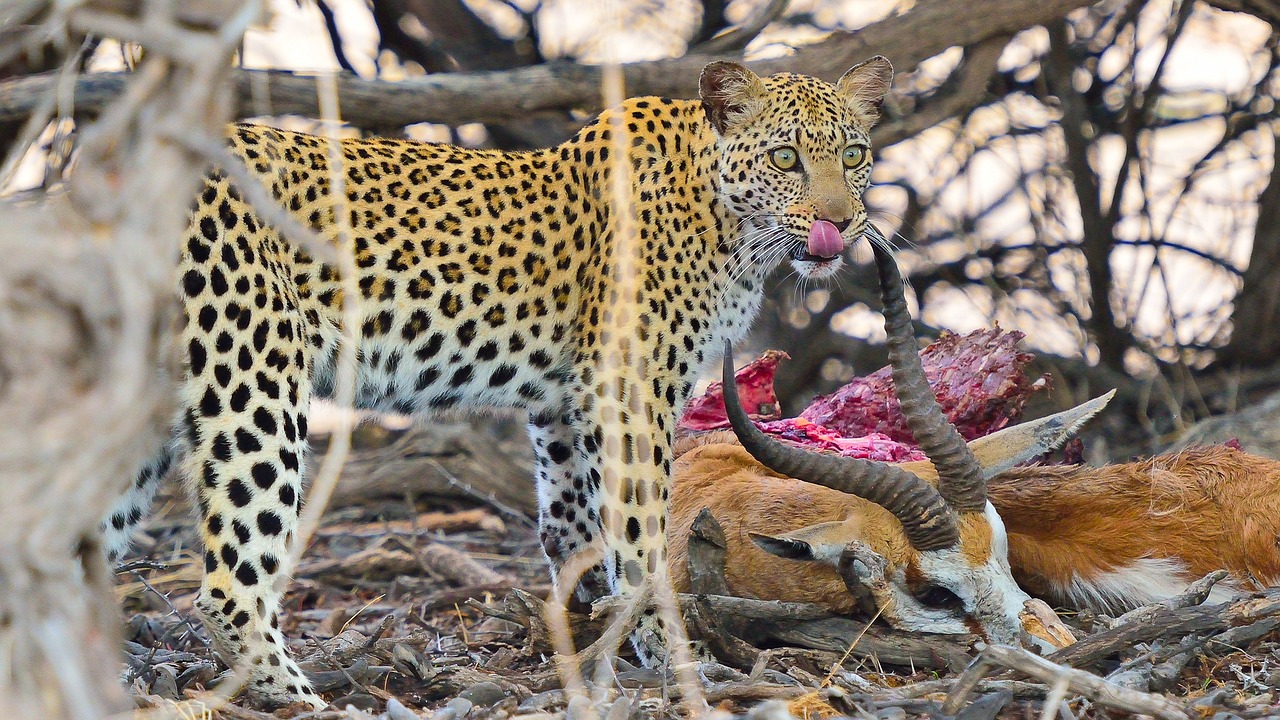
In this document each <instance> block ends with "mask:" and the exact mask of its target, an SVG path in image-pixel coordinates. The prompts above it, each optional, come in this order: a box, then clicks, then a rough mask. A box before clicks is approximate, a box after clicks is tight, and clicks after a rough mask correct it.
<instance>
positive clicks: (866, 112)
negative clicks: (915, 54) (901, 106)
mask: <svg viewBox="0 0 1280 720" xmlns="http://www.w3.org/2000/svg"><path fill="white" fill-rule="evenodd" d="M892 85H893V65H892V64H891V63H890V62H889V58H887V57H885V56H883V55H876V56H875V57H873V58H871V59H870V60H865V61H863V62H860V63H858V64H857V65H854V66H853V67H851V68H849V72H847V73H845V74H844V75H843V76H842V77H841V78H840V81H839V82H837V83H836V90H837V91H838V92H839V93H840V96H841V97H843V98H844V99H845V101H846V102H848V103H849V107H850V108H852V109H853V111H854V113H855V114H857V116H858V118H859V119H861V120H862V121H863V122H865V123H866V124H867V126H868V127H870V126H871V125H874V124H875V123H876V121H877V120H879V119H880V106H881V105H883V104H884V96H885V95H888V94H889V88H890V87H891V86H892Z"/></svg>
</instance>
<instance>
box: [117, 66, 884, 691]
mask: <svg viewBox="0 0 1280 720" xmlns="http://www.w3.org/2000/svg"><path fill="white" fill-rule="evenodd" d="M890 76H891V69H890V68H889V65H888V62H887V61H885V60H884V59H883V58H876V59H873V60H872V61H869V62H867V63H863V64H862V65H860V66H858V67H857V68H854V69H853V70H851V71H850V72H849V74H847V75H846V76H845V78H843V79H842V80H841V82H840V83H839V84H837V85H834V86H833V85H830V84H827V83H824V82H822V81H819V80H815V79H813V78H809V77H804V76H799V75H777V76H773V77H769V78H764V79H761V78H758V77H757V76H755V75H754V74H752V73H751V72H750V71H748V70H746V69H745V68H743V67H741V66H738V65H733V64H730V63H715V64H713V65H711V66H709V67H708V69H707V70H706V71H705V73H704V76H703V79H702V86H701V89H702V102H701V103H699V102H690V101H677V100H668V99H663V98H653V97H650V98H639V99H633V100H629V101H627V102H625V103H624V104H623V105H622V106H621V107H619V108H617V109H614V110H611V111H608V112H606V113H604V114H602V115H601V116H600V117H599V118H598V119H597V120H596V121H594V122H592V123H591V124H589V125H587V126H586V127H584V128H583V129H582V130H581V131H580V132H579V133H578V134H577V135H576V136H575V137H574V138H573V139H572V140H569V141H568V142H566V143H565V144H563V145H560V146H558V147H555V148H551V149H547V150H539V151H533V152H499V151H492V150H472V149H464V148H460V147H455V146H451V145H436V144H424V143H417V142H411V141H406V140H393V139H380V138H375V139H357V140H344V141H342V143H341V153H342V159H343V168H342V172H343V173H344V176H345V185H346V195H347V197H346V202H347V208H348V212H349V218H348V219H349V221H350V226H351V228H352V229H353V232H354V245H355V264H356V266H357V267H358V272H359V276H358V278H357V285H358V287H359V289H360V298H359V302H360V305H359V311H360V317H361V320H360V327H359V328H358V335H359V361H358V362H359V371H358V386H357V388H356V405H358V406H359V407H361V408H370V409H376V410H388V411H396V412H402V413H413V414H419V413H429V412H431V411H435V410H445V409H450V408H460V409H465V408H477V407H492V406H505V407H518V408H524V409H526V410H528V412H529V416H530V422H529V432H530V436H531V438H532V441H533V445H534V448H535V450H536V455H537V467H536V474H537V488H538V501H539V507H540V514H539V519H540V528H541V538H542V544H543V549H544V551H545V553H546V555H547V558H548V559H549V561H550V563H551V566H552V570H553V573H554V572H556V570H557V569H558V568H559V567H560V565H561V564H562V563H563V562H564V561H565V560H566V558H568V557H569V556H570V555H572V554H574V553H575V552H577V551H579V550H582V549H584V548H587V547H591V546H602V547H603V548H604V549H605V553H604V559H605V560H604V567H603V568H600V569H597V571H595V572H593V573H591V574H589V575H588V576H587V577H585V578H584V580H583V582H582V585H580V586H579V592H580V594H581V595H583V596H584V597H588V598H590V597H594V596H598V595H600V594H602V593H604V592H606V589H607V590H611V591H612V592H615V593H630V592H633V591H635V590H636V589H637V588H638V587H639V586H640V585H641V584H642V583H643V582H644V579H645V577H646V576H650V575H662V574H665V572H666V567H665V559H666V546H665V541H664V530H665V523H666V504H667V495H668V489H667V488H668V477H669V474H670V470H671V462H672V453H671V436H672V430H673V429H674V425H675V420H676V418H677V416H678V412H679V410H680V408H681V407H682V405H683V404H684V402H685V400H686V398H687V397H688V395H689V390H690V388H691V386H692V384H693V382H694V380H695V378H696V377H697V374H698V372H699V369H700V368H701V367H702V366H703V365H704V363H706V362H707V361H709V360H712V359H714V357H715V356H716V355H717V353H718V349H719V348H721V347H722V345H723V342H724V339H725V338H732V339H736V338H740V337H742V336H743V335H744V334H745V332H746V331H747V328H748V325H749V323H750V322H751V320H752V318H753V316H754V315H755V313H756V310H757V308H758V306H759V304H760V300H761V289H762V285H763V281H764V279H765V277H766V275H767V274H768V273H769V272H770V271H771V270H772V269H773V268H774V267H775V266H776V265H777V264H778V263H779V262H780V261H782V260H783V259H786V258H790V259H791V261H792V262H793V263H794V264H795V267H796V268H797V270H798V271H799V272H800V273H801V274H802V275H805V276H813V277H823V276H828V275H830V274H832V273H833V272H835V270H836V269H837V268H838V267H839V265H840V262H841V260H840V258H839V257H836V258H834V259H819V258H814V257H812V256H807V255H806V252H805V238H806V233H807V232H808V229H809V227H810V225H811V224H812V223H814V221H815V220H817V219H826V220H829V221H831V222H832V223H833V224H835V225H836V226H837V227H839V228H842V229H843V234H844V237H845V238H853V237H856V236H857V234H859V233H861V232H862V229H863V227H864V224H865V222H866V214H865V212H864V210H863V206H862V203H861V194H862V191H863V190H864V189H865V187H866V185H867V182H868V176H869V174H870V169H871V165H870V161H869V158H868V159H867V161H866V162H865V163H863V164H861V165H859V166H857V167H846V166H845V165H843V164H842V160H841V153H842V152H843V151H845V150H846V149H847V148H848V147H849V146H851V145H856V146H858V147H866V146H867V145H868V144H869V136H868V130H869V127H870V125H871V124H872V123H873V122H874V120H875V117H876V114H877V108H878V103H879V100H880V98H881V97H882V96H883V94H884V92H885V91H886V90H887V88H888V83H889V78H890ZM229 139H230V144H231V149H232V150H233V152H234V154H235V155H236V156H238V157H239V158H241V159H243V161H244V162H245V164H246V166H247V167H248V169H249V171H250V173H251V174H252V175H253V176H254V177H255V178H256V179H257V180H258V181H260V182H261V183H262V184H263V186H264V187H265V188H266V189H267V190H269V191H270V194H271V196H272V197H274V198H275V200H276V201H277V202H279V203H280V205H281V206H283V207H284V208H285V209H287V210H288V211H289V212H290V213H291V214H292V215H293V216H294V217H296V218H297V219H298V220H299V221H301V222H303V223H305V224H307V225H309V226H310V227H312V228H315V229H316V230H317V231H319V232H320V233H322V234H325V235H327V236H328V237H330V238H333V237H336V234H337V231H336V229H335V223H334V215H333V213H334V203H333V201H332V197H331V188H330V179H329V177H330V175H329V160H328V155H327V145H326V141H325V140H324V139H322V138H317V137H312V136H309V135H303V134H299V133H293V132H285V131H281V130H273V129H268V128H265V127H255V126H249V125H240V126H236V127H234V128H233V129H232V130H231V132H230V135H229ZM784 145H785V146H791V147H794V148H795V149H796V150H797V151H798V155H799V161H800V162H799V165H798V167H796V168H793V169H792V170H790V171H784V170H781V169H779V168H778V167H776V166H775V165H773V164H771V162H770V160H769V159H768V154H769V152H770V151H771V150H772V149H774V148H776V147H779V146H784ZM620 150H621V152H622V153H625V158H622V162H621V163H619V162H617V161H618V160H619V159H620V158H619V157H618V156H619V154H620ZM615 172H625V173H626V176H625V177H624V178H623V180H624V181H625V184H624V185H622V186H621V187H622V188H623V192H624V193H625V201H626V203H629V206H628V207H622V208H620V207H618V206H617V203H616V202H615V201H614V197H615V195H614V188H615V186H614V184H613V180H614V179H615V178H614V176H613V173H615ZM624 236H626V237H631V238H633V239H634V243H633V244H634V252H633V253H631V254H629V251H628V250H627V249H625V248H620V247H619V246H620V244H621V241H620V240H619V238H621V237H624ZM184 248H185V249H184V252H183V254H182V260H181V267H180V271H179V273H180V274H179V283H178V285H179V289H180V292H181V296H182V298H183V302H184V303H185V311H186V324H185V328H184V329H183V331H182V335H181V342H182V346H183V348H184V349H185V350H186V353H187V360H188V363H187V374H186V381H185V383H184V385H183V389H182V396H181V405H182V412H181V418H180V421H179V422H178V424H177V425H178V431H177V433H176V435H177V439H178V442H177V443H175V447H178V448H182V449H184V450H185V451H184V452H182V453H181V457H182V458H183V459H182V460H181V464H180V467H181V470H182V474H183V475H184V476H185V477H186V478H187V479H188V480H189V482H190V483H191V485H192V486H193V487H194V488H195V491H196V494H197V497H198V499H199V505H200V512H201V514H202V523H201V531H202V535H203V538H204V543H205V548H206V550H205V577H204V583H203V585H202V587H201V590H200V595H199V599H198V602H197V606H198V607H199V609H200V612H201V614H202V615H203V618H204V620H205V623H206V625H207V627H208V628H209V629H210V631H211V634H212V635H213V638H214V640H215V641H216V645H217V647H218V649H219V650H220V651H221V652H222V653H223V654H224V656H225V657H226V658H227V659H228V660H247V661H248V662H249V663H250V667H251V670H252V674H251V676H250V685H249V689H250V690H251V691H252V692H254V693H255V694H256V695H258V696H259V697H262V698H264V699H266V700H269V701H288V700H294V699H298V698H302V699H304V700H307V701H309V702H311V703H313V704H316V705H322V704H323V703H322V701H320V700H319V698H318V697H317V696H316V695H315V694H314V693H313V692H312V690H311V688H310V686H309V685H308V683H307V681H306V679H305V678H304V677H303V675H302V673H301V672H300V670H299V669H298V667H297V665H296V664H295V663H294V662H293V660H291V659H290V658H289V657H288V655H287V653H286V651H285V648H284V642H283V637H282V636H281V633H280V630H279V623H278V619H277V610H278V607H279V601H280V594H281V592H282V588H283V586H284V581H285V580H286V579H287V578H282V577H280V575H281V573H280V564H281V560H282V558H284V557H285V556H286V547H287V544H288V543H289V541H290V539H291V536H292V535H293V533H294V532H295V529H296V525H297V517H298V510H299V507H300V503H301V498H302V491H301V488H302V457H303V451H304V448H305V442H306V437H307V408H308V405H309V403H310V401H311V398H312V397H318V396H325V395H328V394H330V393H331V392H332V390H333V384H334V379H333V378H334V370H335V367H334V366H335V358H336V356H337V347H338V343H339V337H340V335H341V333H340V322H341V312H340V311H341V305H342V303H343V301H344V298H343V294H342V290H341V288H340V283H339V279H338V277H337V274H336V272H335V270H334V269H333V268H332V267H330V266H327V265H324V264H321V263H319V262H317V261H315V260H313V259H311V258H310V257H309V256H307V255H306V254H305V253H303V252H301V251H300V250H298V249H297V248H295V247H293V246H291V245H290V244H288V243H287V242H286V241H285V240H284V239H283V238H282V237H281V236H280V234H279V233H278V232H277V231H276V230H275V229H273V228H271V227H269V226H267V225H266V224H265V223H264V222H263V220H262V219H261V217H260V216H259V215H258V214H257V213H256V212H255V211H254V209H253V208H252V207H251V206H250V205H249V203H248V202H246V200H245V198H244V196H243V195H242V194H241V193H240V192H239V191H238V190H237V189H236V187H234V186H233V184H232V183H231V182H230V181H229V180H228V178H227V177H226V175H224V174H222V173H218V172H215V173H214V174H213V175H211V176H210V177H209V178H208V180H207V181H206V183H205V185H204V188H203V191H202V192H201V194H200V197H199V201H198V202H197V204H196V207H195V210H194V212H193V214H192V217H191V223H190V230H189V232H188V235H187V237H186V239H185V242H184ZM175 455H177V453H176V451H174V450H166V451H165V452H164V453H161V454H160V455H159V456H158V457H157V459H156V460H154V461H152V462H151V463H150V464H149V465H148V466H147V468H145V469H144V470H143V471H142V473H141V474H140V475H139V477H138V481H137V483H136V484H135V487H134V488H133V489H132V490H131V492H130V493H129V495H128V496H126V497H125V498H123V499H122V500H121V502H120V503H119V504H118V506H117V507H116V509H115V510H114V511H113V513H112V515H111V516H110V517H109V518H108V520H107V523H106V528H107V531H108V533H109V535H110V541H111V546H112V548H113V551H114V552H116V553H118V552H119V551H120V550H121V549H122V548H123V546H124V544H125V542H126V538H127V535H128V532H129V530H130V528H131V527H132V526H133V525H134V524H135V523H136V522H137V521H138V519H139V518H140V517H141V515H142V512H143V509H144V508H145V506H146V504H147V503H148V502H149V499H150V496H151V495H152V493H153V491H154V487H155V483H156V482H158V480H159V478H160V476H161V475H163V470H164V467H165V466H166V465H167V464H168V463H169V462H170V457H171V456H175ZM642 623H643V625H644V627H647V628H648V629H649V630H651V631H652V632H651V633H650V636H653V637H658V638H661V636H662V629H661V627H660V625H659V623H658V622H657V620H656V619H655V618H654V616H653V615H648V616H646V618H645V619H644V620H643V621H642ZM638 651H639V652H640V653H641V656H642V659H645V660H647V661H653V660H654V659H655V653H658V654H660V653H661V647H660V643H658V644H656V645H652V644H645V643H641V646H640V647H638Z"/></svg>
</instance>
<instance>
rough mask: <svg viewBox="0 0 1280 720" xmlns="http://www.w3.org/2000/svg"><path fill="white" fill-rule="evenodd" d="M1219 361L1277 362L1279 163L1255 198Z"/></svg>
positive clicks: (1247, 364)
mask: <svg viewBox="0 0 1280 720" xmlns="http://www.w3.org/2000/svg"><path fill="white" fill-rule="evenodd" d="M1219 358H1220V361H1221V362H1223V363H1226V364H1238V365H1243V366H1245V367H1269V366H1272V365H1275V363H1276V360H1277V359H1280V162H1277V163H1275V165H1274V166H1273V167H1272V168H1271V179H1270V180H1269V182H1268V184H1267V187H1266V189H1265V190H1263V191H1262V194H1261V195H1259V196H1258V222H1257V224H1256V225H1255V227H1254V231H1253V250H1252V252H1250V254H1249V269H1248V270H1245V273H1244V286H1243V287H1242V288H1241V290H1240V294H1239V295H1237V296H1236V300H1235V308H1234V309H1233V310H1232V311H1231V341H1230V342H1228V343H1227V346H1226V347H1225V348H1223V349H1222V352H1221V353H1220V354H1219Z"/></svg>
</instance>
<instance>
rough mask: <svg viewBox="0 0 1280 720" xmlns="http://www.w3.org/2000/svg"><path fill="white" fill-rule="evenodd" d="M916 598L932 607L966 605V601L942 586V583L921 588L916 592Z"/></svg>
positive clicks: (922, 603)
mask: <svg viewBox="0 0 1280 720" xmlns="http://www.w3.org/2000/svg"><path fill="white" fill-rule="evenodd" d="M915 596H916V600H918V601H919V602H920V604H921V605H924V606H925V607H931V608H939V609H942V608H960V607H964V603H963V602H962V601H961V600H960V598H959V597H957V596H956V594H955V593H953V592H951V591H950V590H948V589H946V588H944V587H942V586H941V585H930V586H928V587H924V588H921V589H920V590H919V591H918V592H916V593H915Z"/></svg>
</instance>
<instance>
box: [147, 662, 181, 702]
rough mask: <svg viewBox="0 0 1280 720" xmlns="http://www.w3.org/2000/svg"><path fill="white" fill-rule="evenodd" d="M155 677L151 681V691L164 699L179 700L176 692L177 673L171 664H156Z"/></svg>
mask: <svg viewBox="0 0 1280 720" xmlns="http://www.w3.org/2000/svg"><path fill="white" fill-rule="evenodd" d="M154 670H155V674H156V679H155V682H153V683H151V692H152V693H154V694H156V695H159V696H160V697H162V698H165V699H166V700H180V699H182V695H181V694H180V693H179V692H178V673H177V671H176V670H174V668H173V666H172V665H156V666H155V668H154Z"/></svg>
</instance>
